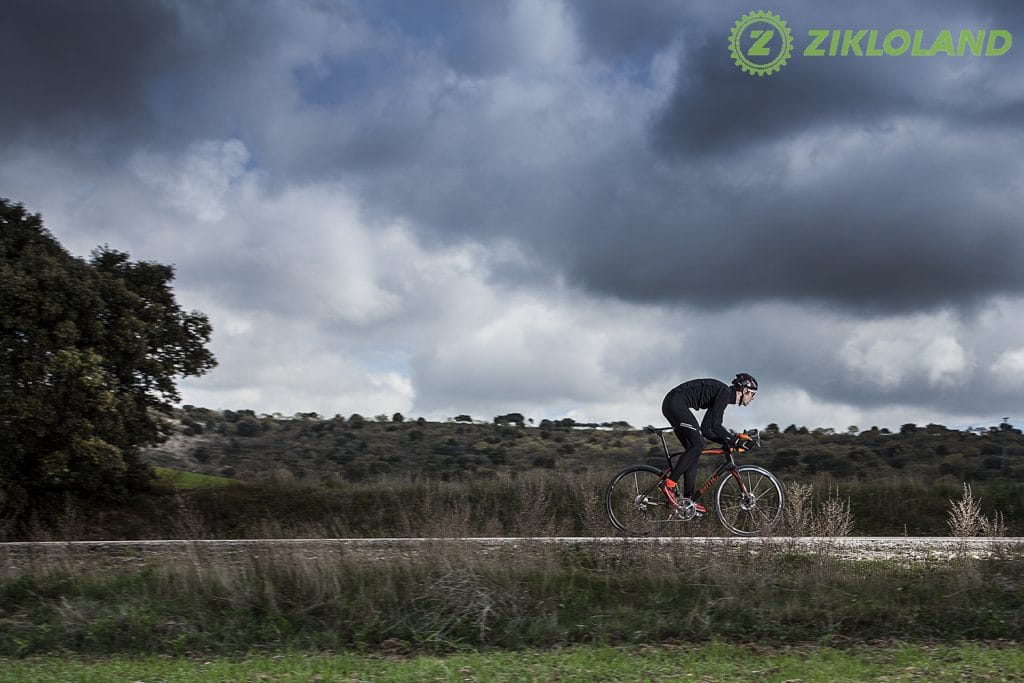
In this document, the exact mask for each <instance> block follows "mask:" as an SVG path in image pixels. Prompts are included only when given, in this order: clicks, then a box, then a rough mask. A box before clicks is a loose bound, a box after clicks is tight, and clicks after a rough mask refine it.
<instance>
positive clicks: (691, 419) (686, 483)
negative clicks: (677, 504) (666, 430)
mask: <svg viewBox="0 0 1024 683" xmlns="http://www.w3.org/2000/svg"><path fill="white" fill-rule="evenodd" d="M661 412H662V413H663V414H664V415H665V418H666V419H667V420H668V422H669V424H670V425H672V428H673V430H674V431H675V433H676V437H677V438H678V439H679V443H681V444H682V446H683V448H684V449H685V450H684V452H683V454H682V455H680V456H679V458H678V459H677V460H676V463H675V465H674V466H673V467H672V473H671V474H670V475H669V477H670V478H671V479H672V481H675V482H678V481H679V479H680V477H682V479H683V495H684V496H685V497H687V498H692V497H693V490H694V488H696V486H697V462H698V461H699V460H700V453H701V451H702V450H704V437H703V436H701V434H700V427H699V425H698V424H697V418H696V417H695V416H694V414H693V413H692V412H691V411H690V409H689V408H688V407H687V406H686V405H685V403H683V402H682V401H677V400H673V394H671V393H670V394H669V395H668V396H666V397H665V401H664V402H663V403H662V404H661Z"/></svg>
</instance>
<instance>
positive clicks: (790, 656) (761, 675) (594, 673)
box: [0, 642, 1024, 683]
mask: <svg viewBox="0 0 1024 683" xmlns="http://www.w3.org/2000/svg"><path fill="white" fill-rule="evenodd" d="M1022 677H1024V649H1022V648H1021V647H1020V646H1019V645H1017V644H1015V643H963V644H943V645H916V644H886V645H876V646H869V645H859V646H856V647H851V648H832V647H815V646H790V647H784V648H765V647H757V646H751V645H740V646H736V645H730V644H727V643H722V642H714V643H708V644H704V645H645V646H631V647H606V646H601V647H597V646H595V647H571V648H560V649H553V650H526V651H493V652H471V653H463V654H458V655H451V656H445V657H440V656H414V657H405V656H402V655H399V654H391V655H384V656H381V655H375V656H363V655H357V654H339V655H330V654H286V655H279V656H268V655H257V656H250V657H241V658H235V659H220V658H213V659H208V658H200V659H183V658H171V657H148V658H141V659H130V658H115V659H104V660H98V661H93V660H84V659H83V660H77V659H71V660H68V659H66V658H58V657H46V658H40V659H27V660H4V661H2V671H0V681H12V682H13V681H33V682H35V681H39V682H40V683H42V682H43V681H45V682H47V683H49V682H50V681H70V682H79V681H81V682H86V681H95V682H97V683H99V682H103V683H116V682H118V681H146V682H147V683H157V682H163V681H166V682H171V681H190V682H191V681H460V682H462V681H545V682H546V681H587V682H589V681H751V680H757V681H761V682H764V683H767V682H772V681H838V680H842V681H879V680H884V681H962V680H974V681H982V680H1000V681H1005V680H1021V678H1022Z"/></svg>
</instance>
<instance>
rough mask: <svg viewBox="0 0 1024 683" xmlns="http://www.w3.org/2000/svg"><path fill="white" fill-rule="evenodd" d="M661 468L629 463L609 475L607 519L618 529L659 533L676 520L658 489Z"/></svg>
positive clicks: (638, 534) (643, 534) (641, 533)
mask: <svg viewBox="0 0 1024 683" xmlns="http://www.w3.org/2000/svg"><path fill="white" fill-rule="evenodd" d="M663 478H664V477H663V476H662V471H661V470H659V469H658V468H656V467H652V466H650V465H631V466H629V467H627V468H626V469H624V470H622V471H621V472H619V473H618V474H616V475H615V477H613V478H612V481H611V483H610V484H608V491H607V492H606V493H605V496H604V505H605V510H606V511H607V512H608V519H609V520H610V521H611V523H612V525H613V526H614V527H615V528H616V529H618V530H619V531H622V532H625V533H627V534H631V535H634V536H646V535H649V534H655V533H661V532H663V531H664V530H665V528H666V527H667V526H668V524H669V523H670V522H672V521H679V520H678V517H676V516H675V514H674V510H673V509H672V507H671V506H670V505H669V504H668V500H667V499H666V498H665V494H664V493H662V491H661V481H662V479H663Z"/></svg>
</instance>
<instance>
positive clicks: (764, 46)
mask: <svg viewBox="0 0 1024 683" xmlns="http://www.w3.org/2000/svg"><path fill="white" fill-rule="evenodd" d="M729 53H730V54H731V55H732V58H733V59H734V60H735V61H736V66H738V67H740V68H741V69H743V70H744V71H746V72H747V73H748V74H750V75H751V76H765V75H768V74H772V73H775V72H776V71H778V70H779V69H781V68H782V67H783V66H785V65H786V61H787V60H788V59H789V57H790V55H791V54H793V34H792V33H791V32H790V30H789V27H788V26H786V22H785V21H784V20H783V18H782V17H780V16H779V15H777V14H772V13H771V12H765V11H764V10H758V11H757V12H751V13H750V14H744V15H743V16H742V17H740V19H739V21H737V22H736V24H735V25H734V26H733V27H732V31H731V32H730V33H729Z"/></svg>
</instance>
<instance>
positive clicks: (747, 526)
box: [715, 465, 785, 536]
mask: <svg viewBox="0 0 1024 683" xmlns="http://www.w3.org/2000/svg"><path fill="white" fill-rule="evenodd" d="M740 480H742V481H743V484H744V487H745V488H746V492H744V491H743V488H741V487H740ZM784 504H785V497H784V495H783V492H782V484H780V483H779V480H778V479H777V478H776V477H775V475H774V474H772V473H771V472H769V471H768V470H766V469H764V468H763V467H758V466H756V465H741V466H739V467H737V468H736V471H735V474H733V473H729V474H728V475H726V476H725V478H723V479H722V483H720V484H719V485H718V488H717V489H716V490H715V513H716V514H717V515H718V521H719V522H721V523H722V526H724V527H725V528H726V529H728V530H729V531H730V533H732V534H733V535H734V536H759V535H762V534H767V533H768V532H770V531H771V530H772V528H774V527H775V525H776V524H778V523H779V521H780V520H781V519H782V509H783V505H784Z"/></svg>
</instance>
